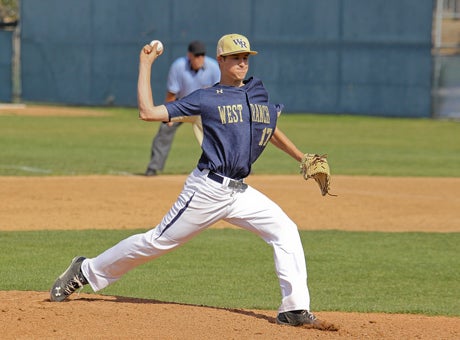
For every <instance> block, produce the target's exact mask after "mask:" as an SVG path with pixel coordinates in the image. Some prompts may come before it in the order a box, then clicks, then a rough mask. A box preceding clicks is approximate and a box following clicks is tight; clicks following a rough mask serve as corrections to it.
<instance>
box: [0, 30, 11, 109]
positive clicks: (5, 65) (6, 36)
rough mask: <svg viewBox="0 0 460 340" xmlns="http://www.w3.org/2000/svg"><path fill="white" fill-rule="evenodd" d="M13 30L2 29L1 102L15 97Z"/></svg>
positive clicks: (0, 48) (0, 52)
mask: <svg viewBox="0 0 460 340" xmlns="http://www.w3.org/2000/svg"><path fill="white" fill-rule="evenodd" d="M12 38H13V31H11V30H2V29H0V103H1V102H6V103H9V102H11V101H12V98H13V79H12V63H13V44H12Z"/></svg>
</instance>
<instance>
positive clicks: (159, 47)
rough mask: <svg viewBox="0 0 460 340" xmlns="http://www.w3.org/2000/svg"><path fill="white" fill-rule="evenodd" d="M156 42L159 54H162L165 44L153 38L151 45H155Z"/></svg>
mask: <svg viewBox="0 0 460 340" xmlns="http://www.w3.org/2000/svg"><path fill="white" fill-rule="evenodd" d="M155 43H157V54H160V53H161V52H162V51H163V44H162V43H161V41H160V40H152V41H151V42H150V46H153V45H154V44H155Z"/></svg>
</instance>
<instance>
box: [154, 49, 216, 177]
mask: <svg viewBox="0 0 460 340" xmlns="http://www.w3.org/2000/svg"><path fill="white" fill-rule="evenodd" d="M219 78H220V70H219V65H218V64H217V61H216V60H215V59H213V58H210V57H208V56H206V47H205V45H204V44H203V43H202V42H201V41H198V40H195V41H192V42H191V43H190V44H189V45H188V52H187V56H185V57H181V58H178V59H176V60H175V61H174V62H173V63H172V64H171V67H170V69H169V73H168V80H167V92H166V99H165V102H172V101H175V100H177V99H181V98H183V97H185V96H187V95H188V94H190V93H192V92H193V91H195V90H198V89H201V88H205V87H209V86H212V85H214V84H215V83H217V82H218V81H219ZM181 124H182V123H180V122H175V123H161V124H160V128H159V129H158V132H157V134H156V136H155V137H154V139H153V141H152V150H151V154H150V162H149V164H148V166H147V170H146V171H145V175H146V176H156V175H157V174H158V171H161V170H163V168H164V166H165V163H166V159H167V158H168V154H169V151H170V150H171V145H172V142H173V139H174V135H175V134H176V131H177V128H178V127H179V126H180V125H181ZM197 124H198V125H197ZM199 124H200V123H199V122H198V123H196V124H195V123H194V126H193V129H194V132H195V134H196V129H200V127H201V125H199ZM199 135H201V134H199ZM197 138H199V137H198V136H197ZM199 142H200V140H199Z"/></svg>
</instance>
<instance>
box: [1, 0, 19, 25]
mask: <svg viewBox="0 0 460 340" xmlns="http://www.w3.org/2000/svg"><path fill="white" fill-rule="evenodd" d="M17 20H19V0H0V22H4V23H8V22H14V21H17Z"/></svg>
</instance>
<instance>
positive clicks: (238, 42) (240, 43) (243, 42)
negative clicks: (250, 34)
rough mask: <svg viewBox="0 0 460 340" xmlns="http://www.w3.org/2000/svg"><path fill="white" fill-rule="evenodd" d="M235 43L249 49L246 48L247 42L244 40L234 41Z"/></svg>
mask: <svg viewBox="0 0 460 340" xmlns="http://www.w3.org/2000/svg"><path fill="white" fill-rule="evenodd" d="M233 43H234V44H235V45H240V47H241V48H248V47H247V46H246V41H244V40H243V39H233Z"/></svg>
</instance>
